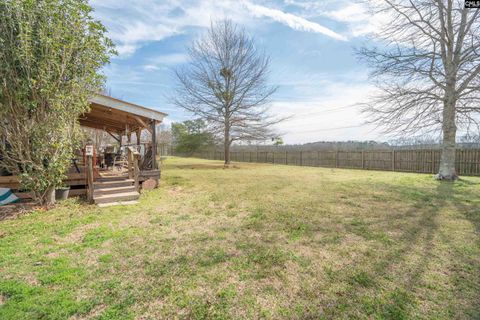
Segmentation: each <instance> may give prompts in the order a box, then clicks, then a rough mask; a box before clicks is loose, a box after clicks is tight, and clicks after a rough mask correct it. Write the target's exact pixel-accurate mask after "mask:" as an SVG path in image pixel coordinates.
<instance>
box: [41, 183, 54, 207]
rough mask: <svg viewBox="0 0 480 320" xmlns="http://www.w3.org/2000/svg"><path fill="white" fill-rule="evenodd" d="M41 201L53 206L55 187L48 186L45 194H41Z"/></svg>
mask: <svg viewBox="0 0 480 320" xmlns="http://www.w3.org/2000/svg"><path fill="white" fill-rule="evenodd" d="M42 202H43V204H44V205H46V206H53V205H54V204H55V188H54V187H49V188H48V189H47V190H46V191H45V195H44V196H43V199H42Z"/></svg>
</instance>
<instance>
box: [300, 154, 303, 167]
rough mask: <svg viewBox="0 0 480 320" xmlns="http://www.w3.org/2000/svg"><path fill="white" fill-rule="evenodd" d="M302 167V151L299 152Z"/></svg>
mask: <svg viewBox="0 0 480 320" xmlns="http://www.w3.org/2000/svg"><path fill="white" fill-rule="evenodd" d="M302 165H303V157H302V151H300V166H302Z"/></svg>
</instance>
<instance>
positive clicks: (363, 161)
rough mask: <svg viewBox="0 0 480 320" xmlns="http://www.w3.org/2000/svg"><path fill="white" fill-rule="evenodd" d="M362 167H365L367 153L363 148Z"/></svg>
mask: <svg viewBox="0 0 480 320" xmlns="http://www.w3.org/2000/svg"><path fill="white" fill-rule="evenodd" d="M362 169H365V155H364V151H363V150H362Z"/></svg>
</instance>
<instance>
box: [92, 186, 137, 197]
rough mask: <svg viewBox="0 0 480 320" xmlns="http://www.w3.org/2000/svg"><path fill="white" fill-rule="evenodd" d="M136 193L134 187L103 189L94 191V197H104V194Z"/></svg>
mask: <svg viewBox="0 0 480 320" xmlns="http://www.w3.org/2000/svg"><path fill="white" fill-rule="evenodd" d="M131 191H136V190H135V186H134V185H129V186H124V187H112V188H101V189H95V190H93V196H94V197H95V196H97V195H102V194H113V193H124V192H131Z"/></svg>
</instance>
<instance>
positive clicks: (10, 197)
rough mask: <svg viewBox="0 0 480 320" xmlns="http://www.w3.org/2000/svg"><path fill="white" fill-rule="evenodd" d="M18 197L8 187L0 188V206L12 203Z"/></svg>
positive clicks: (17, 199)
mask: <svg viewBox="0 0 480 320" xmlns="http://www.w3.org/2000/svg"><path fill="white" fill-rule="evenodd" d="M19 200H20V199H19V198H18V197H17V196H16V195H14V194H13V192H12V190H10V189H9V188H0V206H4V205H6V204H9V203H14V202H17V201H19Z"/></svg>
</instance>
